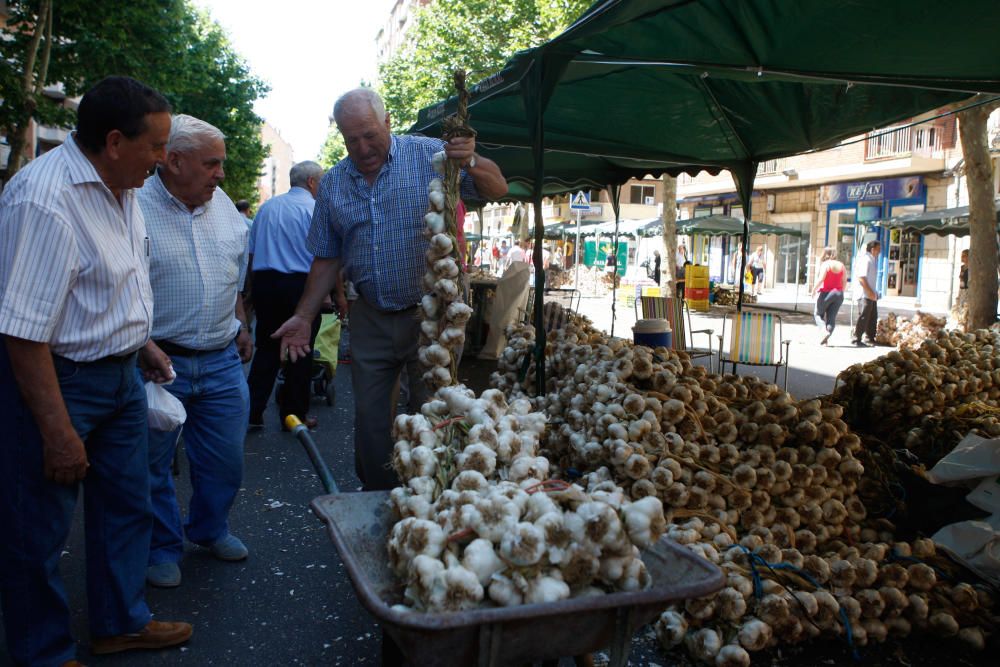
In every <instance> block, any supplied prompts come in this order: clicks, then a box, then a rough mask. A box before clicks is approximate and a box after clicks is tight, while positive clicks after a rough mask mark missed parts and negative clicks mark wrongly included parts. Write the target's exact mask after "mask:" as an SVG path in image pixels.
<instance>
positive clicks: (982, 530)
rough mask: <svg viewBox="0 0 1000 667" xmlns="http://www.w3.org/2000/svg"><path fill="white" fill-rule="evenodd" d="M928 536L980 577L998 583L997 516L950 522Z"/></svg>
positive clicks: (999, 531) (999, 522) (999, 538)
mask: <svg viewBox="0 0 1000 667" xmlns="http://www.w3.org/2000/svg"><path fill="white" fill-rule="evenodd" d="M931 539H933V540H934V543H935V544H937V545H938V546H939V547H942V548H943V549H944V550H945V551H947V552H948V553H949V554H951V556H952V557H954V558H955V560H957V561H959V562H960V563H962V564H963V565H965V566H966V567H968V568H969V569H970V570H972V571H973V572H975V573H976V574H978V575H979V576H980V577H982V578H983V579H986V580H988V581H990V582H992V583H993V585H994V586H998V585H1000V517H997V516H996V515H993V516H990V517H987V518H986V519H981V520H979V521H961V522H959V523H953V524H951V525H949V526H945V527H944V528H942V529H941V530H939V531H938V532H936V533H935V534H934V537H932V538H931Z"/></svg>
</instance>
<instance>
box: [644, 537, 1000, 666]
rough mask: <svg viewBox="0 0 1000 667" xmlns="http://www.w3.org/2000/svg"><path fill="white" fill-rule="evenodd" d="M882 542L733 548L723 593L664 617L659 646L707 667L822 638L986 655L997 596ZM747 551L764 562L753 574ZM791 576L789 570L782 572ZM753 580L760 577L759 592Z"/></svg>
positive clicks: (922, 544)
mask: <svg viewBox="0 0 1000 667" xmlns="http://www.w3.org/2000/svg"><path fill="white" fill-rule="evenodd" d="M677 530H678V531H689V532H698V533H701V534H702V535H703V536H707V535H711V534H712V533H713V532H714V530H712V529H709V528H708V525H707V524H705V523H703V522H701V521H699V520H697V519H692V520H691V521H689V522H687V523H685V524H683V525H682V526H679V527H678V528H677ZM715 534H716V535H717V534H718V533H715ZM749 537H750V538H759V537H760V533H759V532H758V533H752V534H751V536H749ZM878 537H879V539H883V538H884V539H885V540H886V541H885V542H863V543H859V544H855V545H853V546H848V545H847V544H845V543H843V542H839V541H831V542H830V543H828V544H827V545H825V547H824V550H823V551H822V553H816V554H813V555H809V556H804V555H803V554H801V553H800V552H798V551H797V550H795V549H782V550H778V549H777V547H774V546H773V545H768V544H764V545H763V546H755V545H758V544H760V540H758V539H747V538H744V540H742V541H741V545H742V546H744V547H746V548H745V549H744V548H740V547H733V548H730V549H728V550H726V552H725V554H724V558H723V562H722V563H721V567H722V568H723V570H724V571H725V573H726V577H727V579H726V586H725V588H723V589H722V590H721V591H720V592H718V593H716V594H714V595H712V596H709V597H706V598H700V599H693V600H688V601H686V602H685V603H684V604H682V605H675V606H674V607H672V608H671V609H669V610H668V611H666V612H664V613H663V614H662V615H661V617H660V619H659V621H658V622H657V623H656V626H655V629H656V633H657V636H658V638H659V640H660V642H661V644H662V645H663V646H664V648H666V649H668V650H669V649H672V648H674V647H678V646H680V645H683V646H684V648H686V649H687V650H688V651H689V652H690V653H691V654H692V655H693V656H694V657H696V658H698V659H700V660H701V661H703V662H707V663H709V664H712V663H714V664H716V665H719V666H722V665H725V666H727V667H728V666H734V667H735V666H737V665H749V664H750V656H749V653H748V652H753V651H759V650H763V649H766V648H772V647H775V646H779V645H783V644H795V643H799V642H803V641H808V640H810V639H815V638H818V637H826V638H841V639H844V640H845V641H849V642H850V644H851V645H852V646H854V647H860V646H865V645H867V644H868V643H880V642H883V641H885V640H886V639H887V638H888V637H897V638H904V637H906V636H908V635H910V634H911V633H913V632H916V633H919V634H923V633H925V632H931V633H933V634H934V635H935V636H939V637H957V638H958V639H960V640H961V641H963V642H964V643H966V644H967V645H969V646H970V647H973V648H976V649H980V650H981V649H982V648H983V647H984V644H985V638H986V633H985V632H984V627H993V626H995V621H994V620H993V619H992V617H991V616H992V611H991V609H992V606H993V599H992V597H991V595H990V594H989V593H988V592H987V591H986V590H985V589H983V588H977V587H973V586H970V585H969V584H966V583H958V584H953V583H949V582H947V581H944V580H941V579H938V576H937V572H936V571H935V569H934V568H933V567H931V566H930V565H927V564H926V563H925V562H923V561H928V560H933V559H934V556H935V547H934V543H933V542H931V541H930V540H926V539H921V540H917V541H915V542H914V543H913V544H912V545H911V544H908V543H895V544H892V545H891V546H890V544H889V543H888V540H891V539H892V536H891V534H884V533H883V534H881V535H879V536H878ZM748 550H753V553H755V557H754V558H755V559H759V560H756V561H755V564H754V565H753V566H752V567H751V558H750V556H749V555H748ZM761 561H766V562H767V566H765V565H763V564H762V562H761ZM784 567H790V568H791V569H779V568H784ZM772 568H773V571H772ZM754 571H756V573H757V574H759V575H761V576H762V579H760V583H759V587H758V588H755V584H754V576H753V574H754ZM798 572H804V573H806V574H808V577H803V576H800V575H799V574H797V573H798Z"/></svg>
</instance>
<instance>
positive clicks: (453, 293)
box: [419, 151, 472, 391]
mask: <svg viewBox="0 0 1000 667" xmlns="http://www.w3.org/2000/svg"><path fill="white" fill-rule="evenodd" d="M444 160H445V157H444V151H441V152H439V153H435V155H434V169H435V171H437V173H438V174H440V175H444ZM427 198H428V201H429V203H430V210H429V211H428V212H427V214H426V215H425V216H424V237H425V238H427V239H428V241H429V242H430V245H429V246H428V248H427V271H426V272H425V273H424V279H423V286H424V289H425V290H426V294H424V296H423V298H422V299H421V300H420V315H421V322H420V351H419V356H420V362H421V363H422V364H423V366H424V367H425V368H426V369H427V370H426V371H425V372H424V375H423V380H424V382H425V383H426V384H427V387H428V389H430V390H431V391H433V390H434V389H437V388H438V387H444V386H446V385H449V384H452V383H453V382H454V379H455V378H454V365H455V360H456V359H457V356H458V355H457V353H456V351H457V350H460V349H461V348H462V346H463V345H464V344H465V325H466V323H467V322H468V321H469V318H470V317H472V308H470V307H469V306H468V305H466V304H465V303H463V302H462V298H463V289H462V267H461V264H460V263H459V259H458V256H457V254H456V243H457V241H456V240H455V238H454V237H453V236H451V235H450V234H449V233H448V230H447V229H446V226H445V218H444V210H445V189H444V183H443V181H442V180H441V179H440V178H435V179H432V180H431V182H430V184H428V186H427Z"/></svg>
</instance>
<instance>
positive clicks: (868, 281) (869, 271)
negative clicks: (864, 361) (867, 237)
mask: <svg viewBox="0 0 1000 667" xmlns="http://www.w3.org/2000/svg"><path fill="white" fill-rule="evenodd" d="M865 250H866V252H865V254H864V255H862V256H861V258H860V259H858V263H857V264H855V266H854V277H855V278H854V300H855V302H856V303H857V306H858V321H857V322H856V323H855V325H854V336H853V337H852V339H851V342H852V343H854V344H855V345H857V346H859V347H861V346H872V345H875V327H876V325H877V324H878V298H879V295H878V292H877V291H876V290H875V285H876V283H877V278H878V254H879V252H880V251H881V250H882V244H880V243H879V242H878V241H869V242H868V245H867V246H865ZM862 336H864V341H863V342H862Z"/></svg>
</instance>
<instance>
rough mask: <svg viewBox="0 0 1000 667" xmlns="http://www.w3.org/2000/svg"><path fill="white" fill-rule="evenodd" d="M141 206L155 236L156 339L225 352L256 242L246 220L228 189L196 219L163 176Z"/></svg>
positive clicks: (148, 188) (150, 184) (150, 185)
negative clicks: (251, 241)
mask: <svg viewBox="0 0 1000 667" xmlns="http://www.w3.org/2000/svg"><path fill="white" fill-rule="evenodd" d="M138 199H139V205H140V206H141V207H142V213H143V216H144V217H145V218H146V229H147V230H148V233H149V281H150V283H151V284H152V286H153V297H154V300H155V303H156V308H155V310H154V315H155V317H154V319H153V339H154V340H166V341H170V342H171V343H176V344H178V345H183V346H184V347H189V348H191V349H193V350H218V349H221V348H223V347H225V346H226V345H228V344H229V343H230V342H232V340H233V339H234V338H236V334H237V333H238V332H239V328H240V323H239V320H237V319H236V297H237V295H238V294H239V291H240V288H241V287H242V286H243V279H244V277H245V276H246V269H247V254H248V250H249V246H248V243H247V241H248V237H249V235H250V230H249V229H247V224H246V223H245V222H243V216H241V215H240V212H239V211H237V210H236V207H235V206H234V205H233V202H232V201H231V200H230V199H229V196H228V195H226V193H225V192H223V191H222V188H216V189H215V193H214V194H213V195H212V199H211V200H210V201H209V202H208V203H206V204H204V205H202V206H198V207H197V208H195V209H194V211H190V210H188V207H187V206H186V205H185V204H183V203H182V202H181V201H179V200H178V199H176V198H175V197H174V196H173V195H171V194H170V193H169V192H168V191H167V188H166V187H165V186H164V185H163V181H162V180H160V176H159V174H154V175H153V176H150V177H149V178H148V179H146V184H145V185H144V186H143V187H142V189H141V190H139V195H138Z"/></svg>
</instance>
